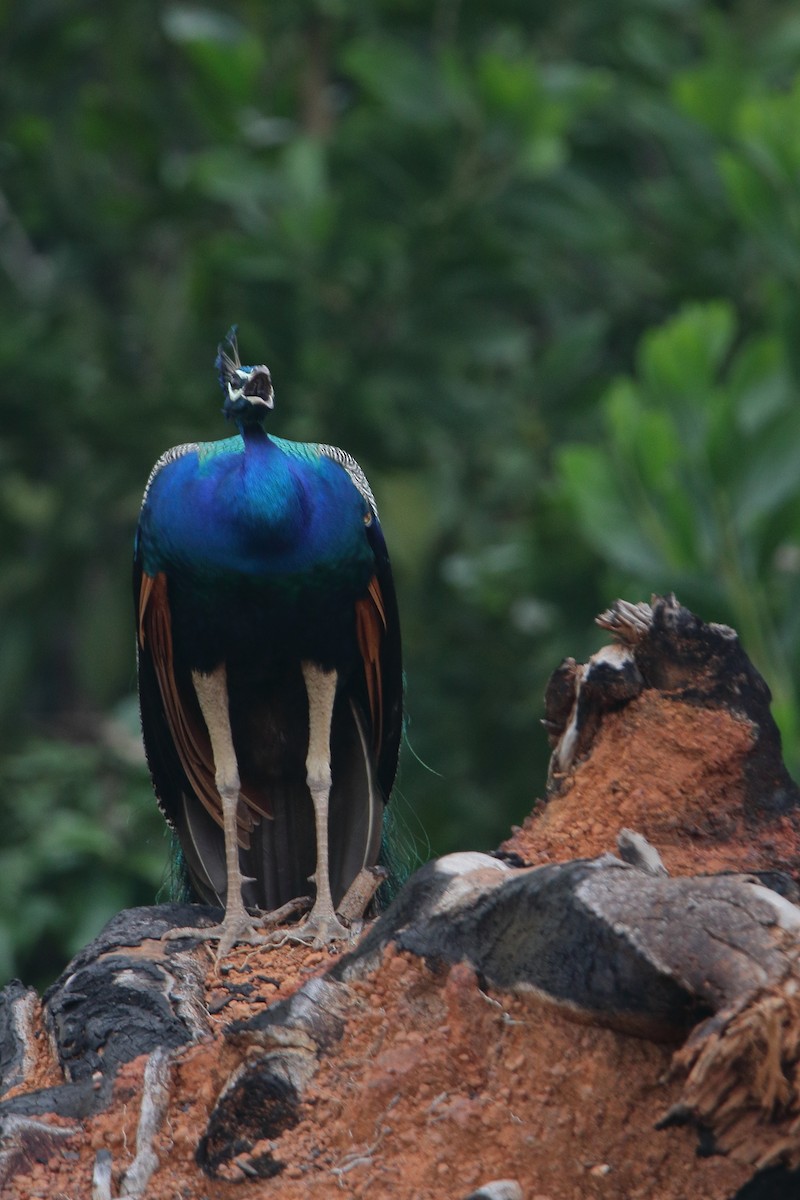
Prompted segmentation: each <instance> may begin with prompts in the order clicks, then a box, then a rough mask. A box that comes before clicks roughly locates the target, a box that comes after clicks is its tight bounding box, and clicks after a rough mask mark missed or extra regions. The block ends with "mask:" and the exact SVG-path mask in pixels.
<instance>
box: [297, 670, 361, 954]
mask: <svg viewBox="0 0 800 1200" xmlns="http://www.w3.org/2000/svg"><path fill="white" fill-rule="evenodd" d="M303 678H304V680H305V684H306V692H307V693H308V753H307V755H306V782H307V784H308V790H309V792H310V793H311V800H312V803H313V805H314V822H315V827H316V833H317V866H316V870H315V872H314V882H315V883H316V886H317V895H316V899H315V901H314V907H313V908H312V910H311V912H310V913H309V915H308V920H307V921H306V922H305V924H304V925H303V927H302V930H301V931H299V932H301V933H302V937H303V941H309V940H312V941H313V943H314V945H327V944H328V942H333V941H336V940H337V939H339V938H349V937H350V931H349V929H347V928H346V926H344V925H343V924H342V922H341V921H340V920H339V918H338V917H337V915H336V912H335V911H334V907H333V897H332V896H331V881H330V865H329V859H328V803H329V800H330V793H331V723H332V721H333V703H334V700H335V699H336V682H337V675H336V672H335V671H323V670H322V668H321V667H318V666H317V665H316V664H315V663H311V662H304V663H303Z"/></svg>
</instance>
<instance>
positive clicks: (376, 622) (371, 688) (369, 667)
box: [356, 575, 386, 754]
mask: <svg viewBox="0 0 800 1200" xmlns="http://www.w3.org/2000/svg"><path fill="white" fill-rule="evenodd" d="M385 633H386V612H385V609H384V604H383V596H382V594H381V588H380V584H379V583H378V578H377V576H376V575H373V577H372V579H371V580H370V584H369V588H368V589H367V595H366V596H363V597H362V598H361V599H360V600H357V601H356V637H357V639H358V648H359V650H360V652H361V657H362V659H363V661H364V675H365V677H366V681H367V696H368V698H369V709H370V716H371V717H372V740H373V745H374V748H375V752H376V754H378V753H379V751H380V747H381V742H382V741H383V678H382V674H381V650H382V647H383V638H384V635H385Z"/></svg>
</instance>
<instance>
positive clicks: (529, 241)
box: [0, 0, 800, 982]
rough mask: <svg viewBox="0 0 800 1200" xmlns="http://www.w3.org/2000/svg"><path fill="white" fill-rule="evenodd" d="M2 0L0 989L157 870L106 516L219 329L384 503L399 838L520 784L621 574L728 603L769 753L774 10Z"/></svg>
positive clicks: (789, 486) (790, 452)
mask: <svg viewBox="0 0 800 1200" xmlns="http://www.w3.org/2000/svg"><path fill="white" fill-rule="evenodd" d="M0 11H2V14H3V18H2V30H3V37H2V60H0V106H2V132H0V189H1V190H0V307H1V308H2V320H0V380H2V382H1V383H0V387H1V388H2V423H1V424H0V554H2V570H1V572H0V750H1V752H2V758H0V830H1V831H2V832H1V833H0V980H3V979H5V978H7V977H8V976H10V975H11V974H13V973H21V974H22V976H23V977H24V978H25V979H26V981H29V982H41V981H42V980H46V979H47V978H48V977H52V975H53V974H55V972H56V971H57V970H58V969H59V968H60V967H61V966H62V965H63V963H64V962H65V960H66V958H67V957H68V955H69V954H70V953H71V952H73V951H74V950H76V949H77V948H78V947H79V946H80V945H81V944H82V943H83V942H85V941H86V939H87V938H89V937H90V936H91V935H92V934H94V933H95V932H96V931H97V930H98V928H99V927H100V925H101V924H102V922H103V921H104V920H105V918H106V917H108V916H109V915H110V914H111V913H113V912H114V911H116V910H117V909H118V908H120V907H122V906H124V905H128V904H132V903H150V902H152V900H153V899H154V897H155V895H156V893H157V892H158V889H159V887H160V886H161V883H162V881H163V879H164V877H165V863H166V859H167V849H168V846H167V841H166V838H165V834H164V829H163V823H162V822H161V819H160V817H159V815H158V812H157V809H156V806H155V802H154V800H153V797H152V793H151V791H150V788H149V784H148V780H147V777H146V774H145V772H144V769H143V764H142V760H141V751H140V749H139V744H138V732H137V718H136V712H135V705H134V704H133V702H132V695H133V691H134V687H135V674H134V665H133V628H132V615H131V605H130V597H129V590H128V589H129V570H130V557H131V539H132V535H133V529H134V525H135V520H136V515H137V511H138V506H139V501H140V498H141V492H142V489H143V485H144V482H145V479H146V477H147V473H148V471H149V468H150V466H151V465H152V462H153V461H154V460H155V458H156V457H157V455H158V454H159V453H160V452H161V451H162V450H163V449H165V448H166V447H167V446H169V445H171V444H174V443H176V442H181V441H186V440H193V439H195V438H198V437H199V438H214V437H218V436H223V435H224V434H225V433H226V432H227V431H226V430H225V429H224V427H223V425H222V421H221V417H220V415H219V408H220V395H219V393H218V390H217V383H216V380H215V376H214V370H213V360H214V354H215V347H216V344H217V342H218V340H219V339H220V337H221V336H222V335H223V334H224V333H225V331H226V330H227V328H228V326H229V325H230V324H231V323H232V322H234V321H236V322H238V324H239V327H240V343H241V347H242V352H243V355H244V358H245V361H256V362H261V361H266V362H267V363H268V364H269V365H270V367H271V369H272V371H273V376H274V379H275V383H276V391H277V408H276V411H275V414H274V418H273V424H272V428H273V429H274V430H275V431H276V432H279V433H280V434H282V435H284V436H288V437H293V438H299V439H304V440H312V441H313V440H321V441H326V442H333V443H337V444H339V445H342V446H344V447H346V448H347V449H348V450H350V451H351V452H352V453H353V454H355V455H356V457H357V458H358V459H359V460H360V462H361V463H362V465H363V466H364V468H365V470H366V471H367V474H368V475H369V477H370V480H371V482H372V484H373V487H374V490H375V492H376V494H377V497H378V501H379V505H380V508H381V514H382V518H383V523H384V526H385V529H386V534H387V538H388V541H389V545H390V548H391V551H392V555H393V560H394V564H395V569H396V576H397V585H398V591H399V595H400V603H401V610H402V614H403V618H404V635H405V646H406V657H407V673H408V692H407V696H408V710H409V714H410V726H409V738H410V743H411V747H412V748H413V753H412V750H411V749H408V748H407V749H406V751H405V753H404V758H403V764H402V770H401V776H400V783H399V787H398V790H397V793H396V795H395V798H394V800H393V805H392V808H393V811H394V812H395V813H396V814H397V815H398V819H399V822H400V823H401V824H402V825H404V827H405V828H406V829H407V830H408V836H410V837H411V838H412V839H416V840H417V841H418V842H420V841H421V845H422V848H421V850H420V853H422V854H423V855H424V856H427V854H428V853H429V852H442V851H445V850H449V849H453V848H458V847H490V846H493V845H495V844H496V843H497V842H498V840H499V839H500V838H502V837H503V836H504V834H505V832H506V830H507V828H508V825H509V823H511V822H514V821H519V820H521V819H522V817H523V816H524V815H525V814H526V813H527V812H528V810H529V809H530V806H531V803H532V801H533V799H534V797H535V796H537V795H539V794H541V791H542V787H543V779H544V772H545V764H546V756H547V747H546V741H545V738H544V735H543V733H542V732H541V730H540V728H539V725H538V721H539V717H540V715H541V710H542V701H541V697H542V692H543V688H544V684H545V681H546V678H547V676H548V674H549V672H550V671H551V670H552V669H553V668H554V667H555V666H556V665H557V663H558V662H559V660H560V659H561V658H562V656H563V655H565V654H574V655H576V656H577V657H581V656H584V655H586V654H587V653H590V652H591V651H592V650H593V649H594V648H596V646H597V645H599V644H600V636H599V635H598V634H596V633H594V632H593V628H592V618H593V617H594V615H595V613H596V612H598V611H599V610H600V609H601V608H603V607H605V605H606V604H607V603H609V602H610V601H611V600H612V599H614V597H615V596H617V595H618V594H623V595H625V596H626V597H628V598H631V599H641V598H647V597H648V596H649V594H650V592H651V591H653V590H668V589H674V590H676V591H677V593H678V595H679V596H680V598H681V600H682V601H683V602H684V603H686V604H688V605H690V606H691V607H693V608H695V609H696V610H697V611H698V612H700V613H701V614H702V615H703V616H704V617H706V618H707V619H712V620H720V621H726V622H729V623H730V624H732V625H734V626H735V627H736V628H737V629H738V630H739V632H740V634H741V636H742V638H743V640H744V643H745V646H746V648H747V650H748V651H749V652H750V653H751V655H752V657H753V658H754V660H755V661H756V663H757V664H758V666H759V667H760V669H761V670H762V672H763V673H764V675H765V676H766V678H767V680H768V682H769V683H770V686H771V687H772V689H773V692H774V696H775V711H776V715H777V717H778V719H779V722H780V724H781V727H782V730H783V734H784V740H785V746H786V752H787V758H788V760H789V762H790V765H792V766H793V767H794V766H797V765H798V759H799V758H800V710H798V703H797V688H796V682H795V681H796V679H797V675H798V665H799V663H798V660H799V659H800V520H799V519H800V436H799V435H800V406H798V403H797V398H796V393H797V379H798V371H799V370H800V338H798V328H799V323H798V316H799V315H800V313H799V312H798V304H799V303H800V300H799V298H800V11H798V8H797V4H796V2H795V0H787V2H785V3H781V2H778V0H757V2H756V0H730V2H728V3H721V2H720V3H711V2H710V0H606V2H605V3H603V4H598V3H597V0H568V2H566V3H563V4H558V5H554V4H551V3H548V4H543V3H539V2H538V0H524V2H523V0H491V3H488V2H487V0H480V2H479V0H474V2H473V3H459V2H458V0H438V2H436V0H433V2H431V0H425V2H424V3H423V2H421V0H369V2H368V3H367V2H359V0H355V2H351V0H348V2H345V0H316V2H309V0H270V2H265V0H231V2H228V3H225V4H222V3H219V4H216V5H215V4H209V5H205V6H203V5H197V6H195V5H193V4H181V3H166V2H155V0H140V2H138V3H136V4H131V3H123V2H122V0H103V3H100V2H99V0H98V2H95V3H92V2H90V0H17V2H16V3H13V2H12V3H8V2H7V3H5V4H3V5H2V9H0ZM423 764H425V765H423ZM423 829H424V831H425V833H426V836H427V838H428V840H429V847H428V846H427V845H426V844H425V842H424V839H423V838H422V834H421V831H422V830H423Z"/></svg>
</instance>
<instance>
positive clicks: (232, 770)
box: [167, 663, 265, 959]
mask: <svg viewBox="0 0 800 1200" xmlns="http://www.w3.org/2000/svg"><path fill="white" fill-rule="evenodd" d="M192 683H193V684H194V690H195V692H196V693H197V699H198V701H199V703H200V710H201V712H202V714H203V719H204V720H205V723H206V728H207V729H208V736H209V739H210V741H211V753H212V755H213V757H214V771H215V776H214V778H215V782H216V785H217V791H218V792H219V796H220V800H221V801H222V820H223V831H224V835H225V867H226V870H227V873H228V884H227V893H226V896H225V917H224V920H223V921H222V923H221V924H220V925H212V926H210V927H209V928H207V929H202V928H201V929H172V930H170V932H169V934H168V935H167V936H168V937H169V938H177V937H188V936H191V937H194V938H202V939H209V938H211V939H215V938H218V939H219V949H218V951H217V958H218V959H220V958H223V957H224V956H225V955H226V954H227V953H228V951H229V950H230V949H231V947H232V946H234V945H236V943H237V942H250V943H252V944H254V945H258V944H260V943H262V942H264V941H265V938H264V935H263V934H259V933H258V932H257V926H258V923H259V921H258V918H254V917H251V916H250V914H249V913H248V912H247V910H246V909H245V907H244V903H243V902H242V882H243V879H242V872H241V869H240V867H239V841H238V837H237V830H236V810H237V807H238V805H239V764H238V763H237V761H236V752H235V750H234V748H233V736H232V734H231V723H230V717H229V714H228V682H227V674H226V671H225V664H224V663H223V664H222V665H221V666H219V667H216V668H215V669H214V670H213V671H212V672H211V674H210V675H203V674H201V673H200V672H199V671H192Z"/></svg>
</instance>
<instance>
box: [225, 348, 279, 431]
mask: <svg viewBox="0 0 800 1200" xmlns="http://www.w3.org/2000/svg"><path fill="white" fill-rule="evenodd" d="M226 347H227V349H226ZM215 366H216V368H217V370H218V371H219V382H220V386H221V387H222V390H223V392H224V393H225V403H224V405H223V406H222V411H223V412H224V414H225V416H226V417H227V418H228V420H229V421H236V422H237V423H238V424H239V425H258V424H260V423H261V422H262V421H263V420H264V417H265V416H266V415H267V413H268V412H269V410H270V409H271V408H274V407H275V393H274V391H273V389H272V376H271V375H270V373H269V368H268V367H265V366H263V365H262V366H260V367H243V366H242V364H241V361H240V359H239V345H238V343H237V340H236V326H235V325H234V326H232V327H231V329H230V330H229V331H228V333H227V335H226V337H225V341H224V342H221V343H220V345H219V346H218V347H217V360H216V363H215Z"/></svg>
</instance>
